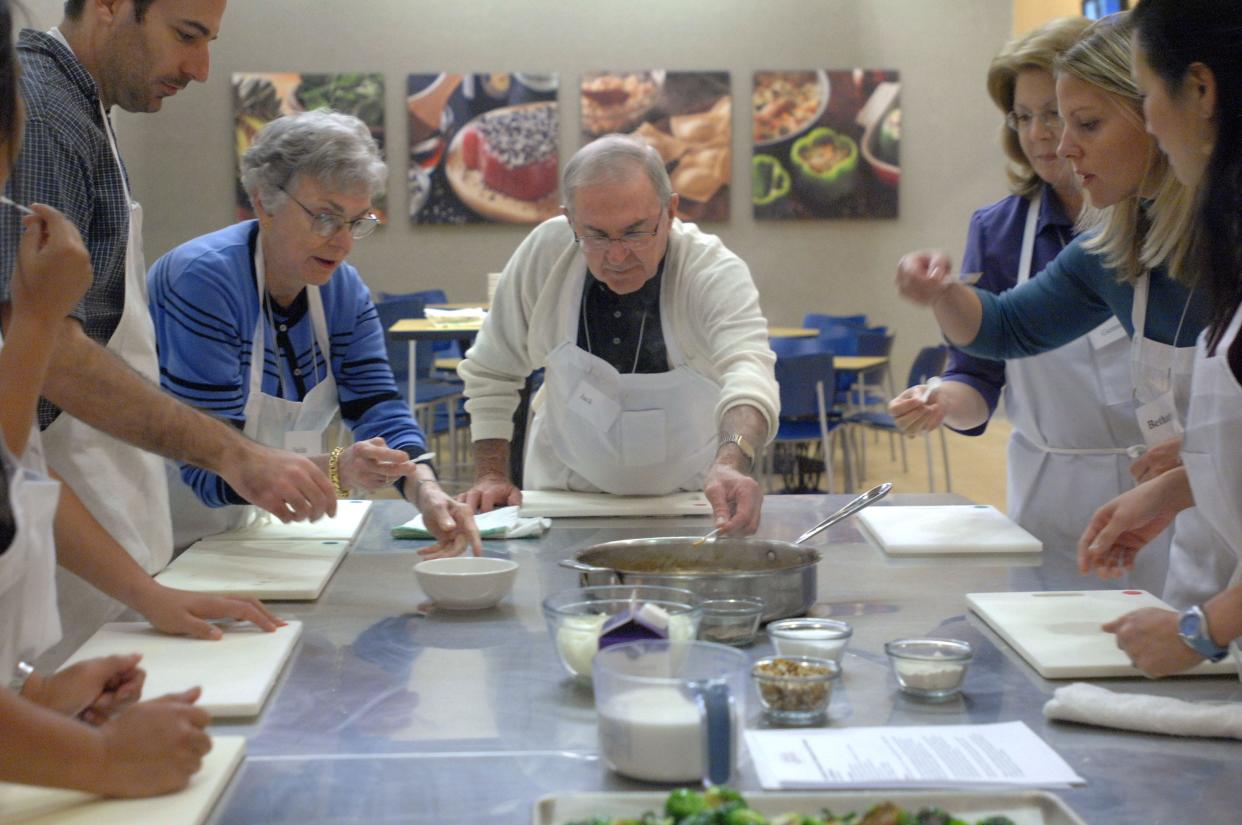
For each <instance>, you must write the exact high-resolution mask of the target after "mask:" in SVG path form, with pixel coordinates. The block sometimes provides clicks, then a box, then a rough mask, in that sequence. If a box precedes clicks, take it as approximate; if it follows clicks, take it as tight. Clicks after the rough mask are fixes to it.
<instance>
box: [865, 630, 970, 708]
mask: <svg viewBox="0 0 1242 825" xmlns="http://www.w3.org/2000/svg"><path fill="white" fill-rule="evenodd" d="M884 651H885V652H886V653H887V654H888V658H889V661H890V662H892V664H893V674H894V675H895V676H896V677H897V686H898V687H900V688H901V690H902V692H903V693H905V694H907V695H909V696H914V697H917V698H919V699H929V700H932V701H946V700H948V699H952V698H953V697H955V696H957V694H958V692H959V691H960V690H961V688H962V680H963V679H965V678H966V668H967V667H968V666H969V665H970V659H971V657H972V656H973V655H974V648H972V647H971V646H970V643H969V642H963V641H960V640H958V639H896V640H894V641H891V642H888V643H886V644H885V645H884Z"/></svg>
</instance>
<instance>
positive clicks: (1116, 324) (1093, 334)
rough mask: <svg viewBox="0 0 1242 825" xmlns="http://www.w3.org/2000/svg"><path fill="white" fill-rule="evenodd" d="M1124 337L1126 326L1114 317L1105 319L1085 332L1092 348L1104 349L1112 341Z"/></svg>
mask: <svg viewBox="0 0 1242 825" xmlns="http://www.w3.org/2000/svg"><path fill="white" fill-rule="evenodd" d="M1125 337H1126V328H1125V327H1123V326H1122V325H1121V322H1120V321H1118V320H1117V319H1116V318H1113V319H1112V320H1109V321H1105V322H1104V323H1102V324H1100V325H1099V326H1098V327H1096V328H1095V329H1093V330H1091V331H1090V332H1089V333H1087V340H1088V341H1090V342H1091V346H1092V348H1094V349H1104V348H1105V347H1106V346H1108V345H1109V344H1111V343H1112V342H1113V341H1120V340H1121V339H1123V338H1125Z"/></svg>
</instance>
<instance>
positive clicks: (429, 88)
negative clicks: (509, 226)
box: [406, 72, 560, 224]
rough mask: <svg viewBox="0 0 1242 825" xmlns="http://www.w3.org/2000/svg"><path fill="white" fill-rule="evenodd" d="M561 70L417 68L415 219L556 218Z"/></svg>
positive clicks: (409, 93) (412, 171)
mask: <svg viewBox="0 0 1242 825" xmlns="http://www.w3.org/2000/svg"><path fill="white" fill-rule="evenodd" d="M558 85H559V83H558V78H557V75H555V74H538V73H531V72H512V73H509V72H492V73H485V74H448V73H440V74H412V75H410V76H409V78H408V80H407V84H406V110H407V112H408V114H409V124H410V134H409V146H410V168H409V193H410V220H411V221H412V222H414V223H416V224H470V223H486V222H493V223H523V224H533V223H539V222H540V221H543V220H546V219H548V218H550V217H553V216H554V215H556V214H557V213H558V211H559V210H560V198H559V196H558V194H557V175H558V163H559V160H560V157H559V152H558V150H557V136H558V128H559V123H560V119H559V115H558V113H557V105H556V91H557V88H558Z"/></svg>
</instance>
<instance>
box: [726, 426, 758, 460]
mask: <svg viewBox="0 0 1242 825" xmlns="http://www.w3.org/2000/svg"><path fill="white" fill-rule="evenodd" d="M726 444H736V445H737V448H738V449H739V450H741V451H742V455H743V456H745V458H746V460H747V461H748V462H750V466H751V467H754V466H755V448H754V447H752V446H750V442H749V441H747V440H746V439H745V438H743V437H742V435H741V434H739V433H733V434H732V435H726V436H722V437H721V439H720V446H721V447H723V446H725V445H726ZM747 469H749V468H747Z"/></svg>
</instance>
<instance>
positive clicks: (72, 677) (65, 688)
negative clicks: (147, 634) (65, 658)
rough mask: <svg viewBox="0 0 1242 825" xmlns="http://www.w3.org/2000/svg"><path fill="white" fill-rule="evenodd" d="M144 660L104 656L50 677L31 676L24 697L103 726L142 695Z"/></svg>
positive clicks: (130, 656) (138, 657)
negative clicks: (139, 662)
mask: <svg viewBox="0 0 1242 825" xmlns="http://www.w3.org/2000/svg"><path fill="white" fill-rule="evenodd" d="M141 658H142V656H141V655H140V654H137V653H131V654H129V655H127V656H102V657H100V658H97V659H87V660H85V661H82V662H78V663H76V664H72V665H69V666H68V667H66V668H62V669H61V670H59V671H57V672H56V673H53V674H51V675H50V676H45V677H42V678H38V679H36V678H35V677H33V676H32V677H31V678H30V679H29V680H27V682H26V685H25V686H24V687H23V689H22V696H24V697H25V698H27V699H29V700H30V701H32V702H34V703H36V704H38V705H41V706H43V707H45V708H47V709H49V710H54V711H56V712H57V713H61V714H63V715H65V716H80V717H81V718H82V719H83V720H84V721H86V722H89V723H91V724H96V725H97V724H102V723H103V722H105V721H107V720H108V718H110V717H111V716H112V715H114V714H116V713H119V712H120V711H122V710H124V709H125V708H126V707H128V706H130V705H132V704H133V703H134V702H137V701H138V697H140V696H141V695H142V683H143V682H144V681H145V680H146V672H145V671H143V670H142V668H140V667H138V661H139V660H140V659H141Z"/></svg>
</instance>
